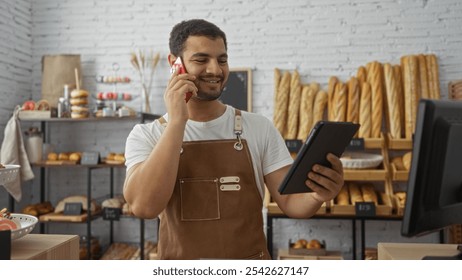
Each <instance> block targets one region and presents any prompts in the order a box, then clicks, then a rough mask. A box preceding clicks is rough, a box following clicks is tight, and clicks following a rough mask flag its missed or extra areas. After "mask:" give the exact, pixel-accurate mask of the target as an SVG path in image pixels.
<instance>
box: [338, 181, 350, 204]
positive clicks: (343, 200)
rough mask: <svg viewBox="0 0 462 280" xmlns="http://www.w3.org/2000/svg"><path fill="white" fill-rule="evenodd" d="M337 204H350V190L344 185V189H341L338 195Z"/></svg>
mask: <svg viewBox="0 0 462 280" xmlns="http://www.w3.org/2000/svg"><path fill="white" fill-rule="evenodd" d="M336 202H337V204H338V205H349V204H350V203H349V202H350V196H349V194H348V188H347V186H346V185H345V184H344V185H343V187H342V188H341V189H340V191H339V193H338V194H337V199H336Z"/></svg>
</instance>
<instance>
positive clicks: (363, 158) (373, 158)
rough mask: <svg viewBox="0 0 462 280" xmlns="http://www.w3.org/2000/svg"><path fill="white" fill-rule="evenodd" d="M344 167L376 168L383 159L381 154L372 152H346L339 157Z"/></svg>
mask: <svg viewBox="0 0 462 280" xmlns="http://www.w3.org/2000/svg"><path fill="white" fill-rule="evenodd" d="M340 161H341V162H342V165H343V168H345V169H370V168H376V167H377V166H379V165H380V164H381V163H382V161H383V156H382V155H378V154H372V153H360V152H346V153H344V154H343V155H342V157H341V158H340Z"/></svg>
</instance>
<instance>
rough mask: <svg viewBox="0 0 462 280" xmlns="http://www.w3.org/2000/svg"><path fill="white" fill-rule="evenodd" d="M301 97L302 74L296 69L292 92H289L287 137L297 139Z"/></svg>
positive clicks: (292, 80)
mask: <svg viewBox="0 0 462 280" xmlns="http://www.w3.org/2000/svg"><path fill="white" fill-rule="evenodd" d="M300 97H301V86H300V75H299V74H298V71H297V70H295V71H294V73H293V74H292V79H291V82H290V94H289V108H288V118H287V133H286V134H285V136H284V138H285V139H296V138H297V130H298V114H299V111H300Z"/></svg>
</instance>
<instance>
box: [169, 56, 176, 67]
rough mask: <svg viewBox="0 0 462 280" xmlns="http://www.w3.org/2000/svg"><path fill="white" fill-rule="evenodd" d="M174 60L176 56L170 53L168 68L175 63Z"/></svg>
mask: <svg viewBox="0 0 462 280" xmlns="http://www.w3.org/2000/svg"><path fill="white" fill-rule="evenodd" d="M175 60H176V56H175V55H173V54H171V53H170V54H169V55H168V64H170V67H172V66H173V63H175Z"/></svg>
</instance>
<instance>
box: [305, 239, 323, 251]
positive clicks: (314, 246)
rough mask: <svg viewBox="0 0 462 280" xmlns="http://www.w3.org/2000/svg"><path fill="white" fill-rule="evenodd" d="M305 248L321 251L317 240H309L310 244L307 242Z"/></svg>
mask: <svg viewBox="0 0 462 280" xmlns="http://www.w3.org/2000/svg"><path fill="white" fill-rule="evenodd" d="M306 248H307V249H321V248H322V245H321V242H319V240H317V239H312V240H310V242H308V244H306Z"/></svg>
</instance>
